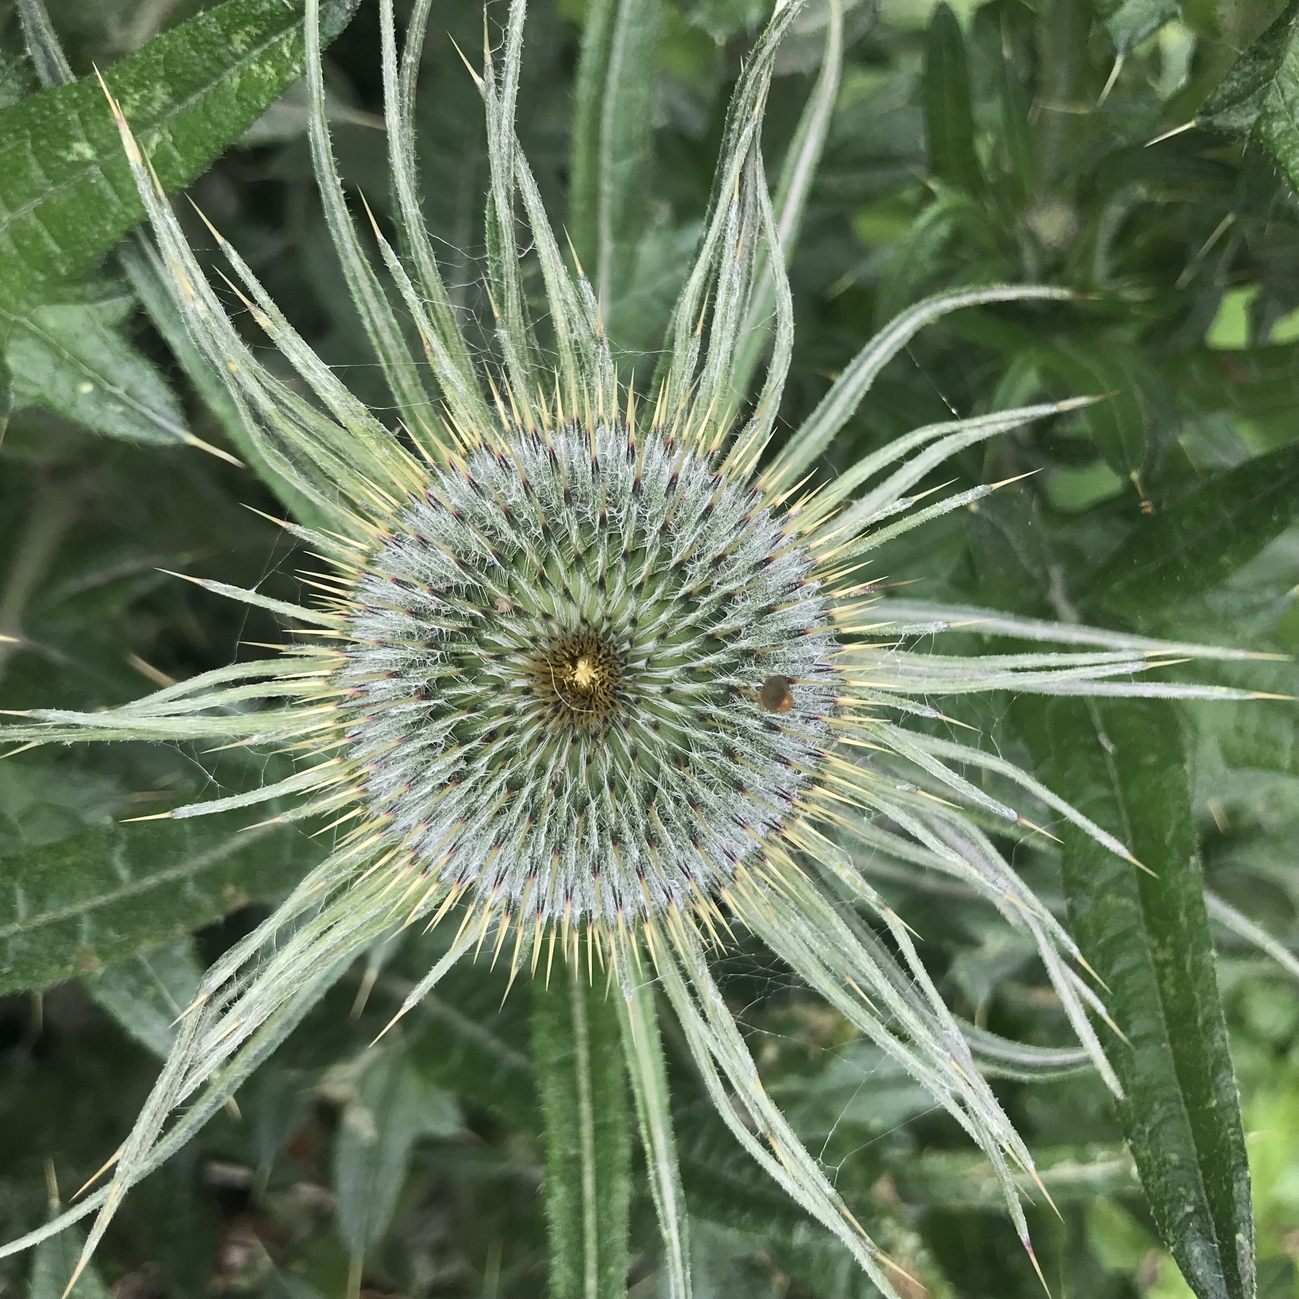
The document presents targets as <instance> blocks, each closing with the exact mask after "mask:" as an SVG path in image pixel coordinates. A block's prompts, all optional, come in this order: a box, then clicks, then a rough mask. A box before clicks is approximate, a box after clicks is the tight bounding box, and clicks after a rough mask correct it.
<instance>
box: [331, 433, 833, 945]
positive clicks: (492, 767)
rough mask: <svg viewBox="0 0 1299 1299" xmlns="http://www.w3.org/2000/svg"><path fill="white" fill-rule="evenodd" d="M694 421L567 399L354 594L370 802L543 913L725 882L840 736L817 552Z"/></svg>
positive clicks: (413, 520)
mask: <svg viewBox="0 0 1299 1299" xmlns="http://www.w3.org/2000/svg"><path fill="white" fill-rule="evenodd" d="M693 441H694V439H691V438H689V437H684V438H678V439H677V440H675V441H674V440H671V439H665V438H664V437H663V435H662V433H661V432H660V431H659V430H657V429H655V428H652V427H651V428H647V429H645V430H643V431H642V433H641V435H640V436H639V437H638V436H637V432H636V430H635V428H634V427H633V425H632V424H631V423H630V422H627V421H619V422H617V423H609V422H597V423H595V424H594V427H591V426H589V425H586V424H584V423H578V422H575V421H568V422H564V423H561V424H559V425H558V426H557V427H555V428H554V429H542V430H538V431H527V432H518V433H515V434H513V435H512V436H511V437H510V438H509V439H508V441H505V442H503V443H502V444H501V445H499V446H498V447H495V448H491V449H489V448H488V447H482V448H479V449H478V450H477V451H475V452H473V454H472V455H470V456H469V457H468V459H467V461H466V463H465V464H464V465H463V466H460V467H457V468H455V469H446V470H442V471H440V472H435V473H433V474H432V475H431V476H430V481H429V484H428V486H427V487H426V488H425V489H424V493H423V496H422V498H421V499H419V500H416V501H414V502H413V503H411V504H410V505H408V506H406V507H405V508H404V509H402V510H401V511H400V512H399V513H398V515H397V517H396V519H395V520H394V523H395V526H394V528H393V531H392V535H391V536H388V537H386V538H385V539H384V540H383V541H382V542H381V543H380V544H379V546H378V547H377V548H376V549H375V550H374V551H373V552H372V554H371V555H369V556H368V557H367V558H366V560H365V564H364V570H363V572H362V573H361V575H360V576H359V578H358V580H357V582H356V585H355V587H354V588H353V589H352V590H351V591H350V592H349V594H348V597H347V607H348V609H349V614H348V626H347V636H348V640H349V642H350V643H349V646H348V648H347V649H346V650H344V651H343V652H342V654H343V658H344V665H343V666H342V667H341V668H340V670H339V672H338V674H337V676H336V678H335V680H336V683H337V685H338V686H339V687H341V688H342V689H344V690H345V691H346V700H345V703H344V704H343V706H342V708H341V712H342V715H343V720H342V725H343V727H344V729H345V732H346V753H347V755H348V760H349V762H352V763H355V764H357V765H358V766H359V768H360V769H361V775H360V777H359V784H360V786H361V788H362V789H363V791H364V793H363V798H364V800H365V802H366V804H367V806H368V808H369V815H370V816H371V817H375V818H378V819H380V820H382V822H383V823H384V824H385V826H386V832H387V834H388V836H389V837H390V838H392V839H393V840H395V841H399V842H400V843H402V844H403V846H404V847H405V849H406V851H407V852H408V853H409V854H410V857H411V860H412V861H413V862H414V863H417V864H418V866H419V867H420V869H421V870H422V871H424V872H427V873H429V874H430V875H434V874H442V875H445V876H447V877H448V878H450V879H452V880H453V881H454V884H455V886H456V887H457V888H459V889H465V890H467V889H472V890H474V891H475V892H477V893H478V894H480V895H483V896H490V897H497V898H499V899H500V901H501V905H502V907H503V908H504V909H505V910H506V911H508V912H510V913H512V914H514V915H515V916H517V917H519V918H520V919H526V920H528V921H533V920H535V922H536V924H538V925H541V926H543V927H544V926H547V925H549V924H551V923H552V922H554V921H555V920H556V919H564V920H582V921H590V920H598V921H603V922H604V923H605V924H609V925H615V924H616V922H617V919H618V917H619V916H621V915H627V916H634V917H643V916H649V915H654V914H658V913H661V912H662V911H663V910H664V909H665V908H666V906H667V904H668V903H669V902H671V901H675V902H676V903H677V904H678V905H689V904H690V902H691V901H692V900H693V899H694V898H696V897H699V896H706V895H710V894H712V893H713V892H715V890H716V889H717V887H718V886H719V885H721V884H724V883H725V882H726V881H727V880H728V879H729V878H730V876H731V873H732V869H733V864H734V863H736V862H740V861H743V860H745V859H746V858H749V857H751V856H752V855H753V854H754V853H755V852H757V851H759V850H760V847H761V844H762V843H763V841H764V840H765V838H766V837H767V835H768V834H769V833H770V832H773V831H776V830H778V829H779V827H780V826H781V824H782V823H783V821H784V819H785V817H786V816H787V815H788V814H789V811H790V808H791V807H792V806H793V805H794V804H795V802H796V800H797V799H798V796H799V793H800V792H801V791H802V790H803V789H804V788H805V787H806V786H807V785H808V784H809V783H810V781H811V779H812V777H813V775H814V773H815V770H816V767H817V765H818V762H819V759H820V755H821V753H822V751H823V749H824V747H825V745H826V742H827V735H828V724H827V720H826V719H827V717H828V716H829V715H830V714H831V713H832V711H833V709H834V706H835V700H834V693H833V678H834V669H833V666H832V653H833V650H834V639H833V636H832V635H831V632H830V630H829V625H828V624H829V616H828V607H827V604H826V601H825V599H824V598H822V597H821V596H819V595H818V592H817V583H816V582H815V581H813V580H810V579H809V573H810V571H811V568H812V558H811V556H810V555H809V554H808V552H807V550H806V549H805V548H804V547H803V546H802V545H800V544H799V541H798V539H797V537H796V536H795V537H794V538H793V539H791V537H790V536H789V534H788V533H787V532H786V531H784V530H783V529H782V527H781V524H780V522H779V521H778V520H777V519H776V518H775V517H774V516H773V514H772V511H771V510H770V509H769V508H767V507H766V506H764V504H763V502H762V499H761V497H760V496H759V495H758V494H757V493H755V492H754V491H753V490H752V489H751V488H746V487H745V486H744V485H742V484H739V483H735V482H732V481H730V480H729V478H728V476H727V474H726V473H725V472H724V471H723V470H721V469H719V468H717V467H715V466H714V464H713V463H712V462H711V460H710V458H709V457H707V456H706V455H703V454H701V453H700V451H699V450H698V449H697V448H695V447H694V446H692V445H691V444H692V442H693ZM769 680H771V681H779V682H782V683H784V684H783V685H782V686H781V689H780V694H779V697H778V698H777V699H776V700H775V701H774V703H773V702H772V701H771V700H770V699H768V700H766V701H765V703H764V698H763V688H764V683H766V682H767V681H769Z"/></svg>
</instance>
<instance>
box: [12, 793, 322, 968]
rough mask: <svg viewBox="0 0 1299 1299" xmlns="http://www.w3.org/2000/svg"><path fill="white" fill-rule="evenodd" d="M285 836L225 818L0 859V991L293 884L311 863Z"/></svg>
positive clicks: (98, 835) (152, 826) (134, 946)
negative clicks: (241, 825)
mask: <svg viewBox="0 0 1299 1299" xmlns="http://www.w3.org/2000/svg"><path fill="white" fill-rule="evenodd" d="M319 855H320V853H319V849H318V847H317V845H316V843H315V841H314V840H311V839H309V838H308V837H307V836H306V835H305V834H303V833H302V832H301V831H299V830H296V829H294V828H293V827H291V826H275V825H262V826H257V827H255V828H253V829H241V828H240V820H239V818H238V817H237V816H234V815H222V816H213V817H207V818H201V819H196V820H189V821H157V822H152V823H146V824H135V825H113V826H106V827H103V828H100V829H94V830H89V831H87V832H85V833H82V834H75V835H72V836H70V837H68V838H64V839H61V840H59V841H58V842H57V843H52V844H47V845H45V846H43V847H37V848H31V849H28V850H26V851H22V852H18V853H10V854H6V855H4V856H3V857H0V992H12V991H16V990H18V989H22V988H43V987H46V986H48V985H49V984H51V983H57V982H58V981H59V980H61V979H67V978H71V977H72V976H73V975H77V974H86V973H89V972H90V971H91V970H95V969H98V968H99V967H100V966H103V965H110V964H112V963H113V962H115V961H120V960H124V959H125V958H126V957H128V956H130V955H131V954H132V953H134V952H136V951H139V950H140V948H142V947H148V946H151V945H152V944H155V943H158V942H161V941H163V940H166V939H169V938H174V937H176V935H177V934H182V933H186V932H188V931H189V930H191V929H193V928H195V927H196V926H198V925H204V924H209V923H210V922H211V921H213V920H218V919H220V918H221V917H222V916H224V915H226V914H228V913H229V912H231V911H233V910H235V909H236V908H237V907H240V906H244V905H246V904H247V903H248V902H249V901H250V900H251V899H253V898H264V897H268V896H271V895H273V894H275V893H276V892H278V891H280V890H282V889H285V888H288V887H289V886H290V885H292V884H294V883H296V882H297V881H298V880H299V879H301V877H302V876H303V875H304V874H305V873H306V871H307V870H308V869H309V868H310V867H311V865H312V864H314V862H315V861H316V860H317V859H318V857H319Z"/></svg>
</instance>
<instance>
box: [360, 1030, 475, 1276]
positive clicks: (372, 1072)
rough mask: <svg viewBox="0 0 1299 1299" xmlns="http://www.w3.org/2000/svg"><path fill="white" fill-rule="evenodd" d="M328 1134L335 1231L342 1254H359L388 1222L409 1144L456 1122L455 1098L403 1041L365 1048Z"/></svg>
mask: <svg viewBox="0 0 1299 1299" xmlns="http://www.w3.org/2000/svg"><path fill="white" fill-rule="evenodd" d="M361 1063H362V1064H363V1066H364V1073H362V1074H361V1076H360V1078H359V1079H358V1080H357V1081H356V1083H355V1084H354V1086H353V1088H352V1089H351V1094H350V1095H349V1097H348V1100H347V1103H346V1104H345V1105H344V1107H343V1113H342V1117H341V1120H340V1124H339V1131H338V1136H337V1138H336V1139H335V1141H334V1189H335V1191H336V1192H337V1195H338V1233H339V1235H340V1236H341V1237H342V1239H343V1244H344V1245H345V1246H346V1248H347V1252H348V1255H349V1256H350V1257H351V1258H352V1259H354V1260H358V1261H360V1260H363V1259H364V1258H365V1256H366V1255H367V1254H368V1253H369V1252H370V1251H371V1250H372V1249H374V1248H375V1246H376V1245H378V1244H379V1243H380V1241H382V1240H383V1238H384V1236H385V1235H386V1234H387V1231H388V1228H389V1226H390V1225H391V1224H392V1218H393V1213H394V1212H395V1210H396V1208H397V1197H398V1196H399V1195H400V1194H401V1188H402V1185H403V1184H404V1182H405V1180H406V1170H407V1167H408V1166H409V1163H410V1152H411V1147H412V1146H414V1144H415V1142H416V1141H417V1140H418V1139H419V1138H420V1137H424V1136H437V1137H449V1136H453V1135H455V1133H457V1132H458V1131H459V1130H460V1127H461V1124H460V1113H459V1110H458V1109H457V1108H456V1104H455V1101H454V1100H453V1099H452V1098H451V1097H450V1096H449V1095H448V1094H447V1093H446V1092H444V1091H442V1090H441V1088H439V1087H435V1086H433V1085H432V1084H431V1083H430V1082H429V1081H428V1080H427V1079H426V1078H424V1076H423V1075H422V1074H421V1073H420V1072H419V1070H418V1069H417V1068H416V1067H415V1064H414V1062H413V1061H412V1060H411V1058H410V1056H409V1055H408V1054H407V1052H406V1051H405V1050H404V1049H403V1048H402V1047H401V1046H389V1047H386V1048H384V1049H382V1050H374V1051H372V1052H370V1053H368V1055H367V1056H363V1057H362V1060H361Z"/></svg>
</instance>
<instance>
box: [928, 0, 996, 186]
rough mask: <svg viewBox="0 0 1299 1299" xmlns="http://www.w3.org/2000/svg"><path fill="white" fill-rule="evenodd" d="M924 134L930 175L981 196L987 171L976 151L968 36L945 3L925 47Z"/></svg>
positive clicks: (941, 6)
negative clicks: (926, 141) (983, 169)
mask: <svg viewBox="0 0 1299 1299" xmlns="http://www.w3.org/2000/svg"><path fill="white" fill-rule="evenodd" d="M925 131H926V134H927V136H928V140H929V170H930V171H931V172H933V174H934V175H935V176H937V177H938V179H939V180H942V181H946V182H947V184H949V185H951V186H952V187H953V188H955V189H959V190H963V191H965V193H967V194H975V193H978V191H979V190H980V189H981V188H982V187H983V171H982V169H981V168H980V166H979V155H978V154H977V153H976V152H975V150H974V114H973V112H972V110H971V108H970V69H969V63H968V60H967V58H966V53H965V36H964V35H963V34H962V32H961V24H960V23H958V22H957V21H956V15H955V14H954V13H953V12H952V11H951V9H950V8H949V7H948V6H947V5H946V4H940V5H939V6H938V8H937V9H935V10H934V16H933V18H932V20H931V21H930V23H929V35H928V38H927V41H926V44H925Z"/></svg>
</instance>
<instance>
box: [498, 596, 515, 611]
mask: <svg viewBox="0 0 1299 1299" xmlns="http://www.w3.org/2000/svg"><path fill="white" fill-rule="evenodd" d="M496 612H497V613H513V612H514V606H513V605H512V604H511V603H510V602H509V601H508V600H507V599H506V598H505V597H504V596H503V595H498V596H497V597H496Z"/></svg>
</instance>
